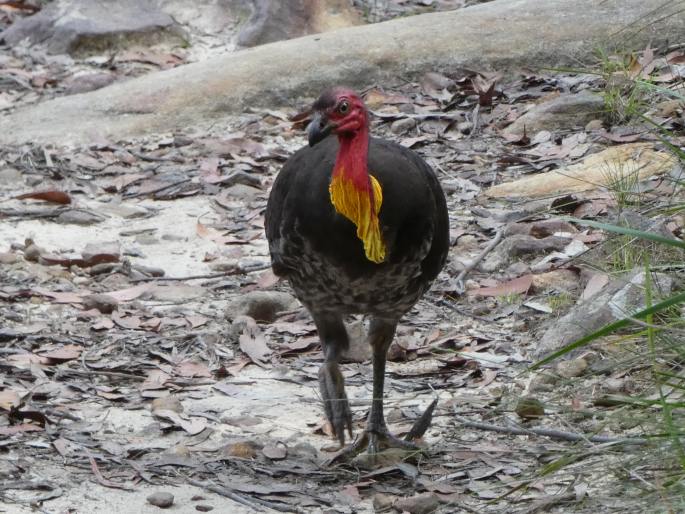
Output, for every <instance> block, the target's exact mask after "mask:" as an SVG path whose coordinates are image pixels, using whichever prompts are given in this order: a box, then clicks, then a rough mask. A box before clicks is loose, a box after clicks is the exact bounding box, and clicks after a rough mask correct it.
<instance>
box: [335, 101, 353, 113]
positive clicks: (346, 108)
mask: <svg viewBox="0 0 685 514" xmlns="http://www.w3.org/2000/svg"><path fill="white" fill-rule="evenodd" d="M349 110H350V104H348V103H347V102H341V103H340V105H339V106H338V112H339V113H340V114H346V113H347V111H349Z"/></svg>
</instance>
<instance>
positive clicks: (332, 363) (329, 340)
mask: <svg viewBox="0 0 685 514" xmlns="http://www.w3.org/2000/svg"><path fill="white" fill-rule="evenodd" d="M312 317H313V318H314V323H315V324H316V328H317V330H318V332H319V338H320V339H321V346H322V348H323V353H324V363H323V364H322V365H321V368H320V369H319V389H320V391H321V396H322V398H323V406H324V411H325V412H326V417H327V418H328V421H329V422H330V423H331V426H332V427H333V431H334V432H335V436H336V437H337V439H338V441H340V446H343V445H344V444H345V429H347V431H348V432H349V434H350V438H351V437H352V412H351V411H350V404H349V402H348V401H347V395H346V394H345V379H344V378H343V376H342V373H341V372H340V367H339V366H338V361H339V359H340V355H341V353H342V352H343V351H344V350H345V349H346V348H347V347H348V345H349V340H348V337H347V331H346V330H345V325H344V324H343V320H342V317H341V316H338V315H332V314H314V313H312Z"/></svg>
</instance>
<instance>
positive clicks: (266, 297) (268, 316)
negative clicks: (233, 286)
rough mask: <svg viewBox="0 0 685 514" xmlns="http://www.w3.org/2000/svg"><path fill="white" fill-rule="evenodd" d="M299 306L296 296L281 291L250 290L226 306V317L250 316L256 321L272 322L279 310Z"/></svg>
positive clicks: (232, 318)
mask: <svg viewBox="0 0 685 514" xmlns="http://www.w3.org/2000/svg"><path fill="white" fill-rule="evenodd" d="M297 306H298V303H297V300H295V297H294V296H292V295H291V294H288V293H282V292H280V291H250V292H249V293H247V294H244V295H240V296H237V297H236V298H234V299H233V300H231V301H230V302H229V304H228V305H227V306H226V317H227V318H228V319H229V320H234V319H236V318H238V317H239V316H249V317H251V318H253V319H255V320H256V321H261V322H265V323H271V322H272V321H274V320H275V319H276V316H277V314H278V313H279V312H282V311H287V310H290V309H294V308H296V307H297Z"/></svg>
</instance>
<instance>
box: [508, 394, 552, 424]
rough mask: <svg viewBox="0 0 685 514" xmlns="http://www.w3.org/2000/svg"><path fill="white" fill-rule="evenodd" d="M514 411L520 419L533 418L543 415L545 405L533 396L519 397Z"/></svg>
mask: <svg viewBox="0 0 685 514" xmlns="http://www.w3.org/2000/svg"><path fill="white" fill-rule="evenodd" d="M515 412H516V414H518V415H519V417H520V418H522V419H535V418H539V417H541V416H544V415H545V407H544V405H542V402H540V400H536V399H535V398H530V397H528V398H521V399H520V400H519V401H518V404H517V405H516V409H515Z"/></svg>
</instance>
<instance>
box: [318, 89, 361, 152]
mask: <svg viewBox="0 0 685 514" xmlns="http://www.w3.org/2000/svg"><path fill="white" fill-rule="evenodd" d="M310 112H311V115H312V117H311V122H310V123H309V125H308V127H307V135H308V136H309V146H314V145H315V144H316V143H318V142H319V141H321V140H323V139H325V138H326V137H327V136H328V135H329V134H331V133H333V134H337V135H338V137H343V138H350V137H354V136H356V135H358V134H359V133H360V132H364V134H363V135H364V136H366V134H367V133H368V125H369V117H368V114H367V111H366V106H365V105H364V102H363V100H362V99H361V98H359V96H358V95H357V93H355V92H354V91H352V90H351V89H347V88H343V87H334V88H330V89H327V90H326V91H324V92H323V93H322V94H321V96H320V97H319V98H318V100H317V101H316V102H314V104H313V105H312V109H311V111H310Z"/></svg>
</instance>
